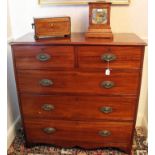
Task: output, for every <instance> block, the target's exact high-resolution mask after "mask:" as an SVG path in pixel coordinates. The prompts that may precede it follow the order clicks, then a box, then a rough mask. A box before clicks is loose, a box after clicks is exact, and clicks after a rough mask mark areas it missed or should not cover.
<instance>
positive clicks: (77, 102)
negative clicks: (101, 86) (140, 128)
mask: <svg viewBox="0 0 155 155" xmlns="http://www.w3.org/2000/svg"><path fill="white" fill-rule="evenodd" d="M20 98H21V107H22V113H23V116H24V118H29V119H36V118H38V119H39V118H42V119H63V120H65V119H66V120H67V119H68V120H89V121H92V120H96V121H98V120H113V121H115V120H117V121H132V120H133V119H134V112H135V107H136V98H134V97H105V96H66V95H61V96H60V95H51V96H49V95H27V94H22V95H21V97H20Z"/></svg>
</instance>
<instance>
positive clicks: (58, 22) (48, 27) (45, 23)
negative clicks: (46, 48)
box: [34, 17, 71, 39]
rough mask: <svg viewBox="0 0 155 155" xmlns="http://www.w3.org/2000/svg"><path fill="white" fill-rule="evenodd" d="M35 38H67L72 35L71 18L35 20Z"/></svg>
mask: <svg viewBox="0 0 155 155" xmlns="http://www.w3.org/2000/svg"><path fill="white" fill-rule="evenodd" d="M34 27H35V38H36V39H39V38H49V37H67V36H70V34H71V21H70V17H52V18H34Z"/></svg>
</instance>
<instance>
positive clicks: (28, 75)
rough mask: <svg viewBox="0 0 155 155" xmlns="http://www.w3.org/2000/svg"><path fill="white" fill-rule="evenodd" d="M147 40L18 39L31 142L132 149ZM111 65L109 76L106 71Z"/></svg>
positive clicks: (15, 46)
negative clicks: (145, 41)
mask: <svg viewBox="0 0 155 155" xmlns="http://www.w3.org/2000/svg"><path fill="white" fill-rule="evenodd" d="M145 45H146V44H145V43H144V42H143V41H142V40H141V39H140V38H138V37H137V36H136V35H134V34H114V38H113V40H102V39H85V37H84V34H80V33H79V34H78V33H77V34H72V36H71V38H60V39H59V38H55V39H54V38H52V39H42V40H34V38H33V34H27V35H25V36H24V37H22V38H20V39H19V40H17V41H15V42H13V43H12V44H11V46H12V53H13V60H14V69H15V77H16V83H17V90H18V97H19V106H20V111H21V117H22V121H23V127H24V132H25V138H26V142H27V144H52V145H56V146H60V147H74V146H79V147H82V148H87V149H93V148H101V147H114V148H119V149H121V150H123V151H125V152H128V153H129V152H130V151H131V146H132V140H133V133H134V128H135V122H136V115H137V108H138V100H139V93H140V85H141V74H142V66H143V56H144V49H145ZM107 67H110V69H111V72H110V75H106V74H105V70H106V69H107Z"/></svg>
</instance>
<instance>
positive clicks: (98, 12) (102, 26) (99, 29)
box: [86, 2, 113, 38]
mask: <svg viewBox="0 0 155 155" xmlns="http://www.w3.org/2000/svg"><path fill="white" fill-rule="evenodd" d="M88 4H89V28H88V32H87V33H86V37H88V38H89V37H91V38H92V37H93V38H113V35H112V31H111V27H110V9H111V3H109V2H108V3H107V2H90V3H88Z"/></svg>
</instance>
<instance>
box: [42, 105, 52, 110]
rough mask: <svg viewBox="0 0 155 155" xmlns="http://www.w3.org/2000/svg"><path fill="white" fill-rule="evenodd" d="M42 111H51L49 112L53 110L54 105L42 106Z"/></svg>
mask: <svg viewBox="0 0 155 155" xmlns="http://www.w3.org/2000/svg"><path fill="white" fill-rule="evenodd" d="M42 109H43V110H45V111H51V110H54V105H52V104H44V105H43V106H42Z"/></svg>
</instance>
